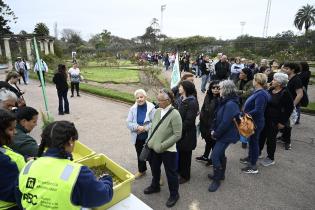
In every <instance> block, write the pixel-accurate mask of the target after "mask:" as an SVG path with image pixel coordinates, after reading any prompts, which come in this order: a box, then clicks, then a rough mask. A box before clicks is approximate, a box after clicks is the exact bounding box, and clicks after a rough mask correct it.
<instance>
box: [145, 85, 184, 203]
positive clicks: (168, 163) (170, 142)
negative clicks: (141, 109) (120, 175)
mask: <svg viewBox="0 0 315 210" xmlns="http://www.w3.org/2000/svg"><path fill="white" fill-rule="evenodd" d="M157 100H158V103H159V107H160V108H159V109H158V110H157V111H156V112H155V115H154V118H153V121H152V124H151V128H150V130H149V138H150V136H151V133H152V132H153V130H154V129H155V128H156V126H157V125H158V123H159V121H161V120H162V119H163V117H164V116H166V117H165V119H164V120H163V121H162V123H161V124H160V125H159V127H158V128H157V129H156V131H155V133H154V134H153V136H152V137H151V139H150V140H149V142H148V146H149V148H150V149H151V158H150V165H151V171H152V176H153V179H152V182H151V185H150V186H149V187H147V188H146V189H145V190H144V194H152V193H157V192H160V184H159V181H160V176H161V164H162V163H163V165H164V168H165V173H166V176H167V182H168V187H169V191H170V196H169V198H168V200H167V202H166V206H167V207H172V206H174V205H175V204H176V202H177V200H178V199H179V193H178V188H179V183H178V174H177V162H176V159H177V158H176V142H177V141H179V140H180V138H181V136H182V119H181V116H180V114H179V112H178V111H177V110H176V109H174V107H173V106H172V104H173V102H174V95H173V93H172V91H170V90H165V89H162V90H160V91H159V94H158V97H157Z"/></svg>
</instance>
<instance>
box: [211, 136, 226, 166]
mask: <svg viewBox="0 0 315 210" xmlns="http://www.w3.org/2000/svg"><path fill="white" fill-rule="evenodd" d="M229 145H230V143H227V142H220V141H217V142H216V143H215V145H214V148H213V150H212V153H211V160H212V164H213V167H215V168H221V167H222V164H221V162H222V159H223V158H225V150H226V149H227V148H228V146H229Z"/></svg>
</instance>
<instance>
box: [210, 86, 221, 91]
mask: <svg viewBox="0 0 315 210" xmlns="http://www.w3.org/2000/svg"><path fill="white" fill-rule="evenodd" d="M211 89H217V90H220V87H219V86H213V87H212V88H211Z"/></svg>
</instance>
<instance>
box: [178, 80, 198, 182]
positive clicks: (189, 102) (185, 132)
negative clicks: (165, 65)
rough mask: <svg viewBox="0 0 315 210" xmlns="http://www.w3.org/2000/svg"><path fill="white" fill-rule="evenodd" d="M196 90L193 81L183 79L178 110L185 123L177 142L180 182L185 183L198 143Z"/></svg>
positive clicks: (180, 84) (188, 177)
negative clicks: (193, 152)
mask: <svg viewBox="0 0 315 210" xmlns="http://www.w3.org/2000/svg"><path fill="white" fill-rule="evenodd" d="M195 92H196V88H195V85H194V84H193V83H192V82H189V81H182V82H180V83H179V93H180V95H181V100H180V103H179V106H178V111H179V113H180V116H181V118H182V123H183V128H182V138H181V139H180V140H179V141H178V142H177V151H178V173H179V175H180V178H179V184H183V183H185V182H187V181H189V179H190V166H191V155H192V151H193V150H194V149H195V148H196V145H197V135H196V130H197V129H196V123H195V122H196V117H197V115H198V111H199V106H198V102H197V98H196V97H195V95H194V94H195Z"/></svg>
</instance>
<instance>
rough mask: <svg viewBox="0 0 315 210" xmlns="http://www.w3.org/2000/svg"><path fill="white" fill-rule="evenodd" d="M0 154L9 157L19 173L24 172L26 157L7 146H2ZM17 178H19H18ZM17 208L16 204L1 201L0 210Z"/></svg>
mask: <svg viewBox="0 0 315 210" xmlns="http://www.w3.org/2000/svg"><path fill="white" fill-rule="evenodd" d="M0 152H1V153H3V154H5V155H7V156H9V157H10V159H11V161H12V162H14V163H15V164H16V166H17V168H18V170H19V171H21V170H22V168H23V166H24V165H25V160H24V157H23V156H22V155H20V154H18V153H16V152H13V151H12V149H10V148H9V147H7V146H5V145H4V146H2V147H0ZM16 178H17V177H16ZM14 206H16V204H15V203H11V202H6V201H1V200H0V210H2V209H8V208H11V207H14Z"/></svg>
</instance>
